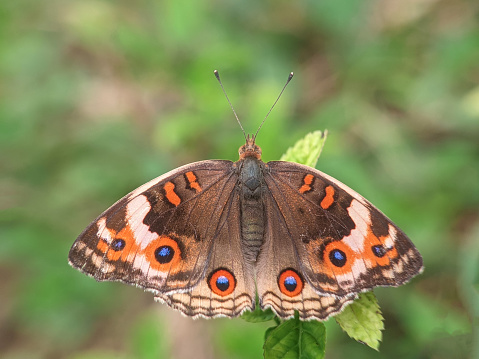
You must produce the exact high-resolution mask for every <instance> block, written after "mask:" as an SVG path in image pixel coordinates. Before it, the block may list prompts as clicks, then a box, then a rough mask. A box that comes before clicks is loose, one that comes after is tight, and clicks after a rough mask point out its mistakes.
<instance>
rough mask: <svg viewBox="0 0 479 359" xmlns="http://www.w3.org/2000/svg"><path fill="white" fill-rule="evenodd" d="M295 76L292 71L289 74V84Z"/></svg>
mask: <svg viewBox="0 0 479 359" xmlns="http://www.w3.org/2000/svg"><path fill="white" fill-rule="evenodd" d="M293 76H294V72H293V71H291V72H290V74H289V76H288V82H289V81H291V79H292V78H293Z"/></svg>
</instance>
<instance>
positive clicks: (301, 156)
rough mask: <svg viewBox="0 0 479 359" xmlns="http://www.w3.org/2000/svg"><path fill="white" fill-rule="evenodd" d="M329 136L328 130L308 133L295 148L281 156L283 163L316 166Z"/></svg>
mask: <svg viewBox="0 0 479 359" xmlns="http://www.w3.org/2000/svg"><path fill="white" fill-rule="evenodd" d="M327 135H328V131H327V130H324V132H321V131H314V132H310V133H308V134H307V135H306V136H305V137H304V138H303V139H301V140H299V141H298V142H296V143H295V144H294V146H293V147H290V148H288V150H287V151H286V153H285V154H284V155H283V156H281V161H289V162H296V163H300V164H303V165H306V166H310V167H314V166H316V162H318V158H319V155H320V154H321V151H322V150H323V146H324V143H325V142H326V137H327Z"/></svg>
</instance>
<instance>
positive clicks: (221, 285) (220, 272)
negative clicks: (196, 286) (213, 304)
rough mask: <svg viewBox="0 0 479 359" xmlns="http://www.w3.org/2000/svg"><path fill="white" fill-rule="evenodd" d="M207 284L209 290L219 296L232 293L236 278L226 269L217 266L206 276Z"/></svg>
mask: <svg viewBox="0 0 479 359" xmlns="http://www.w3.org/2000/svg"><path fill="white" fill-rule="evenodd" d="M208 286H209V287H210V289H211V291H212V292H213V293H215V294H217V295H219V296H221V297H225V296H227V295H228V294H231V293H233V291H234V289H235V287H236V278H235V277H234V275H233V273H231V272H230V271H229V270H228V269H224V268H219V269H217V270H215V271H213V272H212V273H211V274H210V275H209V276H208Z"/></svg>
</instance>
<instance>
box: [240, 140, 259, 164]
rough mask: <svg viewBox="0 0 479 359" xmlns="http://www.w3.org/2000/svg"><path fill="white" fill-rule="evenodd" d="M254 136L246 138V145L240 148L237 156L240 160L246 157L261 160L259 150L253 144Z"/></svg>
mask: <svg viewBox="0 0 479 359" xmlns="http://www.w3.org/2000/svg"><path fill="white" fill-rule="evenodd" d="M255 139H256V136H250V135H248V137H246V143H245V144H244V145H243V146H241V147H240V149H239V151H238V152H239V156H240V160H242V159H244V158H246V157H254V158H256V159H258V160H260V159H261V148H260V147H259V146H258V145H257V144H256V143H255Z"/></svg>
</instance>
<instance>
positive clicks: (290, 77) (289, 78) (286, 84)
mask: <svg viewBox="0 0 479 359" xmlns="http://www.w3.org/2000/svg"><path fill="white" fill-rule="evenodd" d="M293 76H294V73H292V72H291V73H290V74H289V76H288V79H287V80H286V83H285V84H284V86H283V89H282V90H281V92H280V93H279V96H278V98H277V99H276V101H274V103H273V106H271V108H270V109H269V111H268V113H267V114H266V116H265V117H264V119H263V122H261V125H259V127H258V130H257V131H256V133H255V134H254V138H256V136H257V135H258V132H259V130H260V129H261V127H262V126H263V123H264V121H266V119H267V118H268V116H269V114H270V113H271V111H273V108H274V106H276V103H277V102H278V101H279V99H280V97H281V95H282V94H283V92H284V90H285V89H286V86H288V84H289V82H290V81H291V79H292V78H293Z"/></svg>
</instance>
